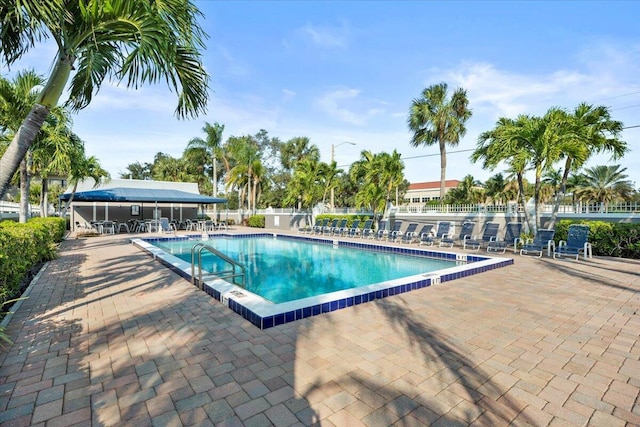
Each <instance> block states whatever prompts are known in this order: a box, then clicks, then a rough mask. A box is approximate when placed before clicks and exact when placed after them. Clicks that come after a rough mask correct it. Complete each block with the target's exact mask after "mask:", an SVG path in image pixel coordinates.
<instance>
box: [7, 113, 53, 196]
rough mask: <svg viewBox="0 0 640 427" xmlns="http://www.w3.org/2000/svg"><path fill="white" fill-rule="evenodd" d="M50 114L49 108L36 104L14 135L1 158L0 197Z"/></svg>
mask: <svg viewBox="0 0 640 427" xmlns="http://www.w3.org/2000/svg"><path fill="white" fill-rule="evenodd" d="M48 115H49V109H48V108H46V107H44V106H43V105H40V104H35V105H34V106H33V108H32V109H31V111H30V112H29V114H28V115H27V117H26V118H25V119H24V122H22V125H21V126H20V129H18V132H16V134H15V136H14V137H13V141H11V144H9V147H7V151H5V153H4V154H3V155H2V158H1V159H0V199H2V198H3V197H4V195H5V194H6V193H7V189H8V188H9V184H10V182H11V178H12V177H13V174H15V173H16V171H17V170H18V168H19V167H20V163H21V162H22V160H23V159H24V158H25V156H26V154H27V151H29V148H30V147H31V144H32V143H33V141H34V140H35V139H36V135H37V134H38V132H39V131H40V128H41V127H42V124H43V123H44V120H45V119H46V118H47V116H48Z"/></svg>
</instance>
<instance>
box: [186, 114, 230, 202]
mask: <svg viewBox="0 0 640 427" xmlns="http://www.w3.org/2000/svg"><path fill="white" fill-rule="evenodd" d="M202 132H204V134H205V135H206V138H204V139H202V138H199V137H196V138H192V139H191V140H190V141H189V143H188V144H187V149H186V150H185V152H188V151H191V152H193V153H194V154H200V153H201V154H202V157H203V158H208V159H209V160H210V161H211V183H212V186H213V190H212V192H211V195H212V196H213V197H217V194H218V192H217V189H218V160H217V157H218V152H219V150H220V146H221V143H222V132H224V125H221V124H220V123H214V124H213V125H211V124H209V123H207V122H205V124H204V127H203V128H202Z"/></svg>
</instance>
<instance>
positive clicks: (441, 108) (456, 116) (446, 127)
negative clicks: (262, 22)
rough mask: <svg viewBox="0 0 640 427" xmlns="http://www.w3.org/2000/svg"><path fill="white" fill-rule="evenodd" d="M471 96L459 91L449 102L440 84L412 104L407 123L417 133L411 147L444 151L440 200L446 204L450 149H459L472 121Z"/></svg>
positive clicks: (432, 87) (441, 156) (424, 91)
mask: <svg viewBox="0 0 640 427" xmlns="http://www.w3.org/2000/svg"><path fill="white" fill-rule="evenodd" d="M468 106H469V100H468V99H467V92H466V91H465V90H464V89H462V88H458V89H456V90H455V91H454V92H453V95H452V96H451V99H448V98H447V84H446V83H439V84H436V85H432V86H430V87H428V88H426V89H424V90H423V91H422V96H421V97H420V98H416V99H414V100H413V102H412V103H411V109H410V111H409V118H408V120H407V123H408V125H409V129H410V130H411V131H412V132H413V137H412V138H411V145H412V146H414V147H418V146H420V145H427V146H430V145H433V144H438V146H439V148H440V200H444V194H445V180H446V169H447V151H446V146H447V145H450V146H452V147H455V146H456V145H458V143H459V142H460V138H461V137H463V136H464V135H465V134H466V133H467V128H466V127H465V123H466V122H467V120H468V119H469V118H470V117H471V110H470V109H469V107H468Z"/></svg>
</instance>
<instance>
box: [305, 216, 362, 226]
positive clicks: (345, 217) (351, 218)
mask: <svg viewBox="0 0 640 427" xmlns="http://www.w3.org/2000/svg"><path fill="white" fill-rule="evenodd" d="M325 218H326V219H329V224H331V221H333V220H334V219H337V220H342V219H346V220H347V227H348V228H351V226H352V225H353V221H355V220H356V219H359V220H360V224H358V228H362V227H363V226H364V222H365V221H366V220H368V219H369V218H370V217H369V216H368V215H332V214H321V215H318V216H316V221H318V220H321V219H325Z"/></svg>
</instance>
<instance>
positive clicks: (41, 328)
mask: <svg viewBox="0 0 640 427" xmlns="http://www.w3.org/2000/svg"><path fill="white" fill-rule="evenodd" d="M29 304H34V307H29ZM23 308H24V310H23ZM37 311H38V307H37V302H36V301H32V302H29V301H28V300H25V301H24V303H23V306H22V307H21V308H20V310H18V311H17V312H16V313H15V314H14V317H13V318H12V319H11V322H10V323H9V325H8V328H7V332H8V334H9V336H10V337H11V339H12V341H13V344H11V345H9V346H7V347H4V348H0V384H2V387H1V388H2V393H1V395H2V398H1V399H0V401H1V402H2V403H0V425H44V424H45V423H47V424H51V425H71V424H76V423H80V424H91V425H95V426H106V425H110V424H107V423H100V422H98V421H96V420H93V421H92V419H91V396H92V394H93V393H95V390H96V389H95V386H93V385H92V384H91V379H90V372H89V367H88V364H87V363H86V361H85V360H84V358H85V356H86V351H85V350H86V349H83V348H82V345H80V344H79V342H78V338H77V337H78V335H79V334H81V333H82V325H81V322H80V320H78V319H73V320H67V319H53V320H45V321H42V320H40V319H36V318H34V317H32V315H31V313H35V312H37ZM25 314H26V315H25Z"/></svg>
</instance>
